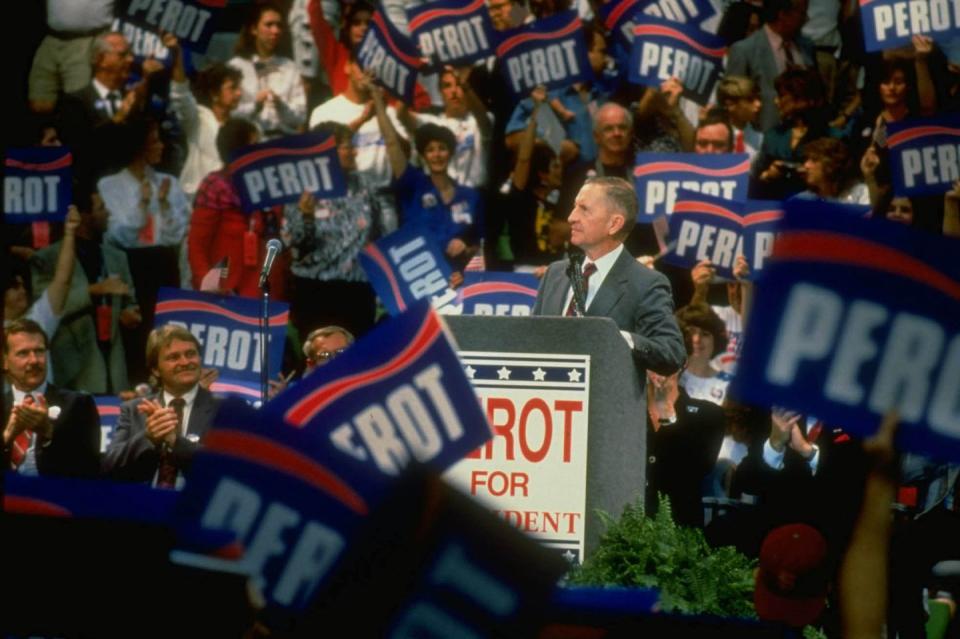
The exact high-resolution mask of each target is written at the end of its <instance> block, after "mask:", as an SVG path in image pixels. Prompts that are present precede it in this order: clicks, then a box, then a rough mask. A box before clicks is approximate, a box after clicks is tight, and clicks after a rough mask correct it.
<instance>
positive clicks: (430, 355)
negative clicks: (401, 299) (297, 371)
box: [264, 302, 490, 477]
mask: <svg viewBox="0 0 960 639" xmlns="http://www.w3.org/2000/svg"><path fill="white" fill-rule="evenodd" d="M264 410H265V416H266V418H267V420H268V421H270V420H273V421H274V422H275V423H280V422H281V421H282V422H283V423H286V424H289V425H290V426H293V427H295V428H299V429H305V430H308V431H311V432H314V433H316V436H317V437H319V438H321V439H323V440H324V441H326V442H328V444H329V445H331V446H332V447H333V448H335V449H336V450H337V451H339V453H340V454H342V455H345V456H347V457H350V458H351V459H354V460H356V461H357V462H360V463H362V464H364V465H365V466H369V467H370V468H373V469H375V470H376V471H378V472H379V473H381V474H383V475H385V476H389V477H394V476H397V475H398V474H399V473H400V471H401V470H402V469H403V468H404V467H405V466H406V465H407V463H408V462H409V461H410V460H416V461H417V462H419V463H421V464H426V465H428V466H431V467H433V468H435V469H437V470H444V469H445V468H447V467H448V466H449V465H450V464H452V463H454V462H456V461H458V460H460V459H462V458H463V456H464V455H466V454H467V453H469V452H470V451H472V450H474V449H475V448H476V447H477V446H479V445H480V444H482V443H483V442H485V441H486V440H487V439H489V438H490V426H489V424H487V420H486V418H485V417H484V415H483V413H482V412H481V411H480V405H479V404H478V403H477V400H476V397H475V396H474V395H473V390H472V389H471V387H470V383H469V382H468V381H467V377H466V375H464V373H463V370H462V367H461V364H460V360H459V359H457V355H456V353H455V352H454V349H453V346H452V345H451V342H450V338H449V337H448V336H447V334H446V332H445V329H444V327H443V325H442V323H441V320H440V317H439V315H437V314H436V312H434V311H433V310H432V309H431V308H430V307H429V305H428V304H427V303H426V302H421V303H419V304H417V305H415V306H413V307H411V308H410V310H408V311H407V312H405V313H403V314H402V315H399V316H397V317H395V318H393V319H391V320H389V321H387V322H384V323H381V324H379V325H378V326H377V327H376V328H375V329H374V330H373V331H371V332H370V333H368V334H367V335H365V336H364V337H363V338H362V339H360V340H359V341H357V342H356V343H354V344H353V345H352V346H351V347H350V349H349V350H347V352H345V353H344V354H343V355H341V356H340V357H337V358H336V359H334V360H332V361H331V362H330V363H328V364H326V365H324V366H323V367H321V368H320V369H318V370H317V371H315V372H313V373H311V374H310V375H309V376H307V377H306V378H305V379H304V380H303V381H302V382H300V383H299V384H296V385H295V386H293V387H291V388H290V389H288V390H287V391H285V392H283V393H282V394H280V395H278V396H277V397H275V398H274V399H273V401H271V402H269V403H268V404H267V405H266V407H265V409H264Z"/></svg>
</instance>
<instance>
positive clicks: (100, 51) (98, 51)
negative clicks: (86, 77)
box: [90, 31, 126, 67]
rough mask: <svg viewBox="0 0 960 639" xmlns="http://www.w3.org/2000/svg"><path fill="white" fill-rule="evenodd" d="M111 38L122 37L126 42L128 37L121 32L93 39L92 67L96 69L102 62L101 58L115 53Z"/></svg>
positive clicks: (91, 48)
mask: <svg viewBox="0 0 960 639" xmlns="http://www.w3.org/2000/svg"><path fill="white" fill-rule="evenodd" d="M110 36H120V37H121V38H123V39H124V40H126V37H125V36H124V35H123V34H122V33H120V32H119V31H108V32H107V33H101V34H100V35H98V36H97V37H95V38H94V39H93V44H91V45H90V66H91V67H96V66H97V62H99V61H100V58H102V57H103V56H105V55H107V54H108V53H113V45H112V44H110Z"/></svg>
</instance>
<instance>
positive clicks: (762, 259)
mask: <svg viewBox="0 0 960 639" xmlns="http://www.w3.org/2000/svg"><path fill="white" fill-rule="evenodd" d="M741 210H742V211H743V232H744V240H743V256H744V257H745V258H746V259H747V264H748V265H749V266H750V274H749V275H748V276H747V279H750V280H754V279H757V276H758V275H759V274H760V273H761V272H762V271H763V269H764V268H765V267H766V265H767V258H769V257H770V255H771V254H772V253H773V243H774V240H775V239H776V231H777V227H778V226H779V224H780V220H781V219H782V218H783V203H782V202H778V201H772V200H747V201H746V202H745V203H744V204H743V207H742V209H741Z"/></svg>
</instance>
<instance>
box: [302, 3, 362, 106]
mask: <svg viewBox="0 0 960 639" xmlns="http://www.w3.org/2000/svg"><path fill="white" fill-rule="evenodd" d="M342 6H343V13H342V14H341V16H340V37H337V36H336V34H334V32H333V28H332V27H331V26H330V23H328V22H327V20H326V18H325V17H324V16H323V6H322V3H321V1H320V0H310V2H309V4H308V5H307V13H308V14H309V15H310V29H311V31H313V41H314V42H315V43H316V45H317V52H318V53H319V57H320V61H321V62H322V63H323V68H324V70H325V71H326V72H327V80H328V81H329V82H330V91H331V92H332V94H333V95H334V96H337V95H340V94H341V93H343V92H344V91H346V90H347V85H348V84H349V82H350V78H349V76H348V75H347V72H346V70H345V66H346V64H347V62H349V61H350V54H351V52H353V51H356V49H357V47H358V46H360V43H361V42H362V41H363V37H364V36H365V35H366V34H367V25H368V24H369V22H370V18H371V17H372V16H373V9H374V7H373V5H372V4H370V3H369V2H366V0H356V1H355V2H352V3H349V4H347V3H344V4H343V5H342Z"/></svg>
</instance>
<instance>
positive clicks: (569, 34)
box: [497, 11, 593, 98]
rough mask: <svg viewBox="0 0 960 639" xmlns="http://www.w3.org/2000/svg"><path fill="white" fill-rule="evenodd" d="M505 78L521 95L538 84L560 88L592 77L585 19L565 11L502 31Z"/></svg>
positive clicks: (499, 46)
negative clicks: (583, 20) (585, 33)
mask: <svg viewBox="0 0 960 639" xmlns="http://www.w3.org/2000/svg"><path fill="white" fill-rule="evenodd" d="M497 57H498V58H500V61H501V63H502V64H501V66H502V69H503V75H504V78H505V79H506V81H507V86H508V87H509V89H510V91H511V92H512V93H513V94H514V95H515V96H516V97H518V98H525V97H527V96H529V95H530V92H531V91H533V89H534V88H536V87H537V86H539V85H541V84H542V85H544V86H546V87H547V89H559V88H562V87H566V86H569V85H571V84H574V83H575V82H589V81H591V80H592V79H593V70H592V69H591V67H590V59H589V58H588V57H587V45H586V41H585V40H584V37H583V23H582V22H581V21H580V18H579V16H577V12H576V11H564V12H562V13H558V14H555V15H552V16H550V17H547V18H543V19H542V20H537V21H536V22H531V23H530V24H525V25H523V26H521V27H518V28H516V29H511V30H509V31H505V32H503V33H501V34H500V41H499V43H498V44H497Z"/></svg>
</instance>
